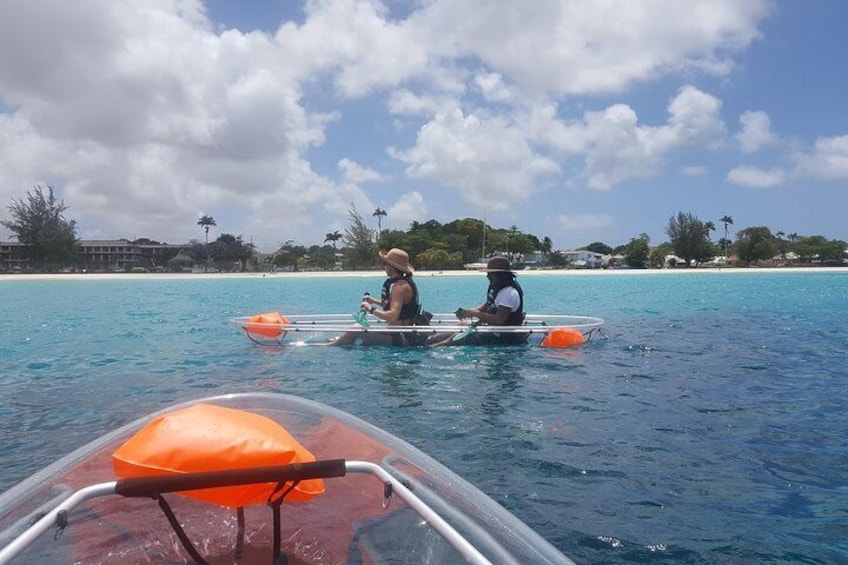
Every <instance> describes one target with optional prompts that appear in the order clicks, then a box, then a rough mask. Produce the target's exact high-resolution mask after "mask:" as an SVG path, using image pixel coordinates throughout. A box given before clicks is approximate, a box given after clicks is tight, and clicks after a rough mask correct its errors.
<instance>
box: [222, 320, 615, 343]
mask: <svg viewBox="0 0 848 565" xmlns="http://www.w3.org/2000/svg"><path fill="white" fill-rule="evenodd" d="M230 321H231V322H232V323H233V324H235V325H236V326H238V327H239V328H241V330H242V331H243V332H244V334H245V335H246V336H247V337H248V339H250V340H251V341H253V342H255V343H258V344H261V345H312V344H322V345H325V344H326V343H327V341H328V340H329V339H332V338H334V337H337V336H339V335H341V334H343V333H345V332H349V331H357V332H379V333H387V334H398V333H399V334H408V335H415V336H421V337H425V336H426V337H429V336H436V335H440V336H444V335H450V334H454V335H457V334H461V335H463V336H465V335H468V334H469V333H472V332H473V333H478V334H499V335H508V334H515V335H520V336H526V338H527V339H526V343H528V344H530V345H543V346H551V347H568V346H572V345H579V344H580V343H583V342H585V341H588V340H589V339H591V337H592V336H593V335H594V334H595V333H597V332H600V331H601V329H602V328H603V325H604V320H603V319H601V318H595V317H591V316H569V315H546V314H528V315H527V316H526V318H525V322H524V324H523V325H521V326H487V325H476V324H463V323H461V322H460V321H459V320H458V319H457V318H456V315H455V314H453V313H437V314H433V317H432V319H431V320H430V323H429V325H426V326H390V325H388V324H386V323H385V322H384V321H383V320H380V319H378V318H375V317H368V316H367V315H365V314H363V313H362V312H360V313H356V314H301V315H288V314H287V315H283V314H280V313H279V312H268V313H264V314H255V315H253V316H242V317H237V318H232V319H231V320H230ZM522 343H523V342H522Z"/></svg>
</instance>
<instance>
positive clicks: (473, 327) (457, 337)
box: [451, 324, 477, 341]
mask: <svg viewBox="0 0 848 565" xmlns="http://www.w3.org/2000/svg"><path fill="white" fill-rule="evenodd" d="M476 329H477V324H471V325H470V326H468V327H467V328H465V329H464V330H462V331H461V332H459V333H458V334H456V335H455V336H453V337H452V338H451V341H460V340H462V339H465V338H466V337H468V336H469V335H471V334H472V333H474V331H475V330H476Z"/></svg>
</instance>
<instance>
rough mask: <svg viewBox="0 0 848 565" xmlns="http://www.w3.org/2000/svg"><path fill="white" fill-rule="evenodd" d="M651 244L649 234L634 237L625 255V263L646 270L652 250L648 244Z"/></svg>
mask: <svg viewBox="0 0 848 565" xmlns="http://www.w3.org/2000/svg"><path fill="white" fill-rule="evenodd" d="M649 242H650V238H649V237H648V234H645V233H643V234H640V235H639V237H634V238H633V239H631V240H630V243H628V244H627V246H626V248H625V251H624V255H625V259H624V261H625V262H626V263H627V264H628V265H629V266H630V267H635V268H640V269H641V268H644V267H645V265H646V264H647V262H648V256H649V253H650V250H649V248H648V243H649Z"/></svg>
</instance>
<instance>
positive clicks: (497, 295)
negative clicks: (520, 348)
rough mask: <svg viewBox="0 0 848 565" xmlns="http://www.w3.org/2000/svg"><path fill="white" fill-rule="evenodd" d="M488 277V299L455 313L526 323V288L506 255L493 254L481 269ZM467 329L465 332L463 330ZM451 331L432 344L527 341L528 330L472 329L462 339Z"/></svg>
mask: <svg viewBox="0 0 848 565" xmlns="http://www.w3.org/2000/svg"><path fill="white" fill-rule="evenodd" d="M481 271H482V272H484V273H486V277H487V278H488V279H489V288H488V289H487V290H486V301H485V302H484V303H483V304H481V305H480V306H477V307H476V308H459V309H458V310H457V311H456V317H457V318H459V319H460V320H463V319H466V318H470V319H473V318H476V319H477V322H475V324H477V325H487V326H521V325H523V324H524V290H522V288H521V285H519V284H518V281H517V280H515V273H514V272H513V271H512V269H511V268H510V264H509V259H507V258H506V257H492V258H491V259H489V261H488V262H487V263H486V268H485V269H481ZM463 333H464V332H463ZM457 335H461V334H451V335H450V336H448V337H447V338H445V337H444V336H443V335H442V336H439V337H438V338H436V339H433V340H431V341H433V342H434V343H431V345H521V344H525V343H527V334H525V333H489V332H485V333H483V332H480V333H477V332H473V331H472V332H470V333H468V335H466V336H463V337H462V338H461V339H455V338H456V336H457Z"/></svg>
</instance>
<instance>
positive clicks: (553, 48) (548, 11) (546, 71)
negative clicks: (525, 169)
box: [410, 0, 770, 95]
mask: <svg viewBox="0 0 848 565" xmlns="http://www.w3.org/2000/svg"><path fill="white" fill-rule="evenodd" d="M769 8H770V5H769V3H768V2H767V1H766V0H752V1H749V2H736V1H734V0H719V1H715V2H705V3H700V4H698V3H692V2H678V1H676V0H660V1H655V2H651V3H644V2H630V1H628V0H618V1H615V0H613V1H611V2H579V1H556V0H551V1H547V2H544V1H542V2H510V3H507V4H503V3H497V2H495V3H484V4H481V3H480V2H477V1H475V0H442V1H433V2H429V3H427V4H425V8H423V9H422V10H420V11H419V12H417V13H416V14H415V15H414V16H413V18H412V20H411V24H410V25H411V26H413V27H414V28H415V29H416V31H417V32H418V35H419V36H420V37H423V38H427V39H430V43H431V44H433V45H438V46H439V47H440V48H441V51H435V50H434V53H433V54H434V55H441V56H445V57H450V58H459V57H477V58H479V59H480V60H481V61H483V62H484V64H485V65H487V66H488V67H489V68H490V69H492V70H493V71H495V72H498V73H501V74H503V75H505V76H509V77H512V79H513V80H515V81H516V82H517V83H519V84H521V85H522V86H523V87H524V88H526V89H527V90H532V91H537V92H548V93H550V94H553V95H570V94H589V93H597V92H614V91H621V90H623V89H625V88H626V87H628V86H630V85H631V84H633V83H634V82H642V81H646V80H649V79H653V78H655V77H656V76H658V75H660V74H664V73H666V72H669V71H676V70H683V69H688V68H691V69H699V70H701V71H702V72H709V73H713V74H717V75H725V74H727V73H728V72H729V70H730V69H731V68H732V63H731V62H730V61H729V60H728V59H726V56H727V54H728V53H732V52H733V51H735V50H739V49H742V48H744V47H746V46H747V45H748V44H749V43H750V42H751V41H753V40H754V39H756V38H758V37H759V32H758V31H757V29H756V26H757V24H758V23H759V21H760V20H762V19H763V18H764V17H765V16H766V15H767V13H768V10H769ZM528 61H532V64H528Z"/></svg>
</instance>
